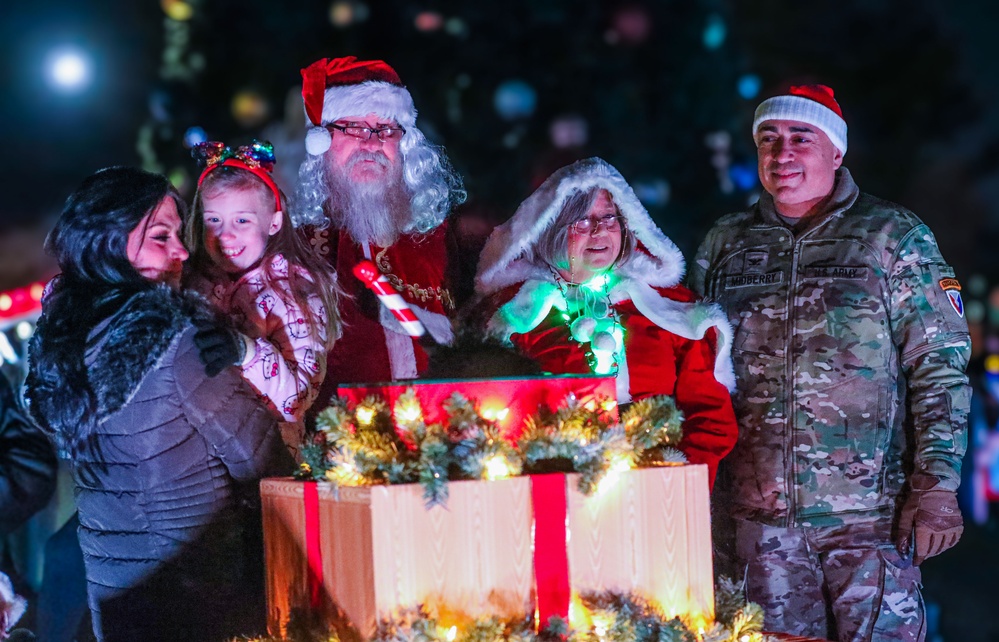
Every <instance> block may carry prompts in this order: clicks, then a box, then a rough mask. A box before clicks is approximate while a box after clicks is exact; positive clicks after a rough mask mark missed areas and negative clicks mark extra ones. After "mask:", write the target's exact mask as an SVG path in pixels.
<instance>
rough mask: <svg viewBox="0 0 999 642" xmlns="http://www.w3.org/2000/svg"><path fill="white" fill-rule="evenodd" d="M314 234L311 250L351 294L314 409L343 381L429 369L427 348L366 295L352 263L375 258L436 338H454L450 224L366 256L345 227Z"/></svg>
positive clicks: (409, 374) (386, 377)
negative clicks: (448, 247) (332, 244)
mask: <svg viewBox="0 0 999 642" xmlns="http://www.w3.org/2000/svg"><path fill="white" fill-rule="evenodd" d="M308 238H309V243H310V244H311V245H312V248H313V251H314V252H315V253H316V254H317V255H319V256H321V257H325V258H326V259H327V260H328V261H329V262H330V264H331V265H332V266H333V267H334V268H335V269H336V272H337V276H338V278H339V282H340V286H341V287H342V288H343V290H344V291H345V292H346V293H347V295H348V296H346V297H342V298H341V303H340V315H341V318H342V319H343V336H342V337H341V338H340V339H339V340H338V341H337V342H336V344H335V345H334V346H333V350H332V351H331V352H330V353H329V359H328V362H327V370H326V371H327V375H326V380H325V381H324V382H323V386H322V389H321V390H320V395H319V399H318V400H317V403H316V407H317V408H321V407H325V402H328V401H329V399H330V398H331V396H332V394H333V393H334V392H335V391H336V387H337V385H338V384H342V383H371V382H381V381H392V380H396V379H411V378H414V377H416V376H417V375H418V374H419V373H420V372H422V371H423V370H424V369H425V368H426V366H427V354H426V352H425V351H424V350H423V348H422V347H421V346H420V345H419V343H418V342H417V341H415V340H413V339H412V338H410V337H409V336H408V335H407V334H406V333H405V331H404V330H403V329H402V326H400V325H399V323H398V321H396V320H395V318H394V317H393V316H392V315H391V313H389V312H388V310H387V309H386V308H385V306H383V305H380V304H378V303H377V301H376V300H375V299H374V298H373V295H371V294H370V293H368V292H366V288H365V285H364V284H363V283H361V282H360V281H359V280H358V279H357V277H355V276H354V274H353V268H354V266H355V265H357V263H358V262H360V261H362V260H364V259H365V258H368V256H370V259H371V260H372V261H373V262H374V263H375V265H376V266H377V267H378V270H379V271H380V272H381V273H382V274H384V275H386V276H387V277H388V279H389V281H390V282H391V283H392V285H393V286H394V287H395V289H396V290H398V291H399V294H401V295H402V297H403V298H404V299H405V300H406V302H407V303H409V304H410V306H411V307H412V308H413V311H414V312H415V313H416V315H417V316H418V317H419V318H420V321H422V322H423V325H424V326H425V327H426V329H427V331H428V332H429V333H430V334H431V335H432V336H433V337H434V339H435V340H437V341H438V342H441V343H449V342H450V340H451V337H452V333H451V325H450V321H449V319H448V315H449V314H451V313H452V312H453V310H454V300H453V299H452V296H451V292H450V291H449V290H448V288H447V281H448V278H447V277H448V275H447V272H448V250H447V247H446V246H447V241H446V239H447V224H446V223H445V224H443V225H440V226H438V227H437V228H435V229H433V230H432V231H430V232H428V233H427V234H423V235H403V236H400V237H399V239H398V240H397V241H396V242H395V244H393V245H392V246H390V247H388V248H382V247H378V246H376V245H372V246H370V247H369V249H368V252H367V255H368V256H366V253H365V250H364V248H362V247H361V246H360V245H358V244H357V243H355V242H354V240H353V239H352V238H351V237H350V236H349V235H348V234H347V233H346V232H344V231H338V230H332V231H331V230H329V229H326V230H312V231H311V233H309V234H308ZM331 238H333V239H336V242H337V246H336V247H335V248H332V247H331V243H330V239H331Z"/></svg>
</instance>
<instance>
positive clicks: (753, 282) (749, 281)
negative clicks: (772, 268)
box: [725, 272, 784, 290]
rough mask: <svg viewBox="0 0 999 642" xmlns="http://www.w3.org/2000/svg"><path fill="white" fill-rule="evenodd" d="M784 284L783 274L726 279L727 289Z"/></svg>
mask: <svg viewBox="0 0 999 642" xmlns="http://www.w3.org/2000/svg"><path fill="white" fill-rule="evenodd" d="M783 282H784V273H783V272H768V273H766V274H732V275H730V276H726V277H725V289H726V290H731V289H732V288H748V287H753V286H757V285H775V284H777V283H783Z"/></svg>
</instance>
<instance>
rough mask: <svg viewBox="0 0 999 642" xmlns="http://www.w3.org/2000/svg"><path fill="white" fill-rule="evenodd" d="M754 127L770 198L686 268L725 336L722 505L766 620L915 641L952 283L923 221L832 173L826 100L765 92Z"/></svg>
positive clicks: (937, 465)
mask: <svg viewBox="0 0 999 642" xmlns="http://www.w3.org/2000/svg"><path fill="white" fill-rule="evenodd" d="M753 130H754V136H755V139H756V144H757V148H758V155H759V173H760V180H761V182H762V184H763V187H764V188H765V190H766V191H765V193H764V194H763V195H762V196H761V197H760V200H759V202H758V203H756V204H755V205H753V206H752V207H750V208H749V209H748V210H747V211H745V212H740V213H736V214H731V215H729V216H726V217H724V218H722V219H721V220H720V221H719V222H718V223H717V224H716V225H715V227H714V228H713V229H712V230H711V232H709V234H708V236H707V238H706V239H705V241H704V243H703V244H702V246H701V248H700V250H699V251H698V254H697V257H696V260H695V263H694V266H693V268H692V271H691V275H690V280H691V286H692V288H693V289H694V290H695V291H697V292H699V293H701V294H702V295H704V296H705V297H707V298H708V299H713V300H715V301H718V302H719V303H721V305H722V307H723V308H724V309H725V310H726V312H727V313H728V316H729V319H730V320H731V322H732V326H733V328H734V329H735V338H734V346H733V360H734V362H735V371H736V377H737V383H736V393H735V410H736V415H737V417H738V420H739V440H738V443H737V444H736V447H735V450H734V451H733V452H732V454H730V455H729V457H728V458H727V459H726V460H725V461H723V462H722V465H723V471H724V472H723V473H722V475H721V476H720V477H719V481H718V487H717V494H718V497H717V499H718V500H719V501H721V502H725V503H724V511H721V510H718V511H716V512H717V513H722V512H725V513H726V514H730V515H732V516H733V517H734V518H735V540H736V542H735V556H736V560H737V561H738V563H740V565H741V567H742V568H746V570H747V589H748V593H749V598H750V599H751V600H752V601H755V602H758V603H760V604H761V605H762V606H763V608H764V609H765V611H766V615H767V628H768V629H771V630H776V631H786V632H789V633H795V634H797V635H808V636H814V637H828V638H829V639H839V640H916V641H921V640H923V639H924V638H925V624H924V614H923V602H922V597H921V595H920V592H919V586H920V572H919V567H918V565H919V563H920V562H921V561H922V560H923V559H925V558H926V557H930V556H932V555H936V554H938V553H940V552H942V551H944V550H946V549H947V548H950V547H951V546H953V545H954V544H955V543H956V542H957V540H958V538H959V537H960V535H961V531H962V528H963V526H962V520H961V516H960V512H959V511H958V508H957V500H956V490H957V487H958V484H959V482H960V466H961V458H962V456H963V455H964V451H965V446H966V440H967V437H966V424H967V414H968V409H969V403H970V389H969V386H968V379H967V377H966V376H965V374H964V370H965V367H966V365H967V362H968V356H969V352H970V339H969V336H968V329H967V324H966V322H965V319H964V308H963V306H962V303H961V296H960V285H959V284H958V282H957V280H956V279H955V278H954V272H953V270H952V269H951V268H950V266H948V265H947V264H946V263H945V262H944V259H943V257H942V256H941V255H940V251H939V249H938V248H937V244H936V240H935V239H934V237H933V234H932V233H931V232H930V230H929V229H928V228H927V227H926V225H924V224H923V223H922V222H921V221H920V220H919V219H918V218H917V217H916V216H915V215H914V214H913V213H912V212H909V211H907V210H906V209H904V208H902V207H900V206H898V205H895V204H893V203H889V202H887V201H883V200H880V199H877V198H874V197H873V196H870V195H867V194H863V193H861V192H860V191H859V190H858V188H857V185H856V183H854V181H853V177H852V176H851V175H850V172H849V171H847V169H846V168H845V167H842V159H843V155H844V154H845V152H846V122H845V121H844V120H843V117H842V112H841V111H840V109H839V105H838V104H837V103H836V101H835V100H834V99H833V95H832V90H831V89H829V88H828V87H823V86H821V85H812V86H807V87H792V88H791V91H790V92H789V94H787V95H783V96H777V97H774V98H771V99H769V100H767V101H764V102H763V103H762V104H761V105H760V106H759V108H758V109H757V112H756V118H755V122H754V126H753Z"/></svg>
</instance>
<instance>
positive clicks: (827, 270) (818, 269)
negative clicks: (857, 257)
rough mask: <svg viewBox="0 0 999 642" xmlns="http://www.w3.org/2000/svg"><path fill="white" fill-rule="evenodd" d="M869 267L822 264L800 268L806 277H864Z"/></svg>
mask: <svg viewBox="0 0 999 642" xmlns="http://www.w3.org/2000/svg"><path fill="white" fill-rule="evenodd" d="M868 271H869V268H866V267H862V266H855V265H823V266H810V267H806V268H802V273H803V275H804V277H805V278H806V279H866V278H867V273H868Z"/></svg>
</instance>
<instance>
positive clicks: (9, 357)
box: [0, 332, 18, 363]
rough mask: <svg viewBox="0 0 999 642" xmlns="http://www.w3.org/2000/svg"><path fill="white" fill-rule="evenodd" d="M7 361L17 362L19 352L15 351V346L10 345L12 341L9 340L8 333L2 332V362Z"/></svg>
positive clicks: (0, 357) (0, 345) (0, 348)
mask: <svg viewBox="0 0 999 642" xmlns="http://www.w3.org/2000/svg"><path fill="white" fill-rule="evenodd" d="M4 361H7V363H17V361H18V359H17V353H16V352H14V346H12V345H10V341H8V340H7V335H6V334H4V333H3V332H0V363H3V362H4Z"/></svg>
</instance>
